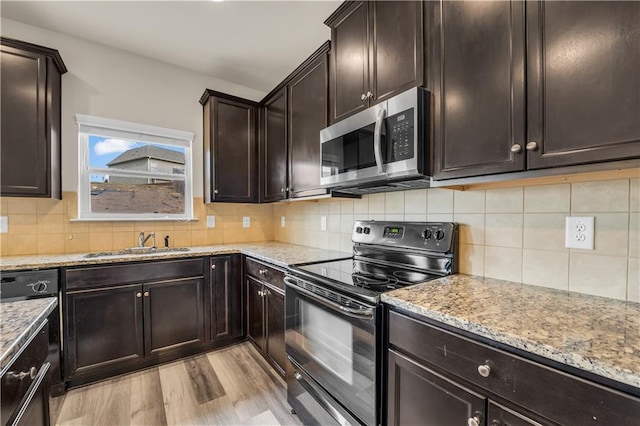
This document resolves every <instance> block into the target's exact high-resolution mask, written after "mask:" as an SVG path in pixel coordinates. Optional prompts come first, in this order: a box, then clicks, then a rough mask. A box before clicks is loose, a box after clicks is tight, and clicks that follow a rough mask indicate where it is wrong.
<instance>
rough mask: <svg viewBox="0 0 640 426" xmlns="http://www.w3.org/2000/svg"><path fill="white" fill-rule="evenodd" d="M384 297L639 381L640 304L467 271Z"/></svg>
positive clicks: (467, 327)
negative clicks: (484, 276)
mask: <svg viewBox="0 0 640 426" xmlns="http://www.w3.org/2000/svg"><path fill="white" fill-rule="evenodd" d="M382 301H383V302H385V303H387V304H390V305H393V306H397V307H399V308H402V309H404V310H406V311H409V312H412V313H415V314H418V315H421V316H424V317H427V318H430V319H433V320H436V321H439V322H442V323H444V324H447V325H450V326H453V327H456V328H458V329H461V330H464V331H467V332H470V333H473V334H476V335H478V336H482V337H484V338H487V339H491V340H493V341H496V342H500V343H503V344H505V345H509V346H512V347H514V348H517V349H521V350H523V351H526V352H529V353H533V354H535V355H539V356H541V357H544V358H548V359H551V360H553V361H557V362H560V363H562V364H566V365H569V366H572V367H576V368H579V369H581V370H584V371H588V372H590V373H592V374H595V375H599V376H602V377H606V378H608V379H611V380H615V381H618V382H622V383H625V384H628V385H631V386H634V387H637V388H640V304H637V303H631V302H624V301H618V300H614V299H608V298H604V297H596V296H589V295H585V294H580V293H572V292H568V291H560V290H553V289H548V288H544V287H537V286H531V285H525V284H517V283H512V282H508V281H500V280H495V279H491V278H482V277H474V276H468V275H452V276H450V277H446V278H441V279H438V280H434V281H430V282H427V283H424V284H418V285H415V286H411V287H406V288H404V289H400V290H395V291H393V292H390V293H387V294H384V295H382Z"/></svg>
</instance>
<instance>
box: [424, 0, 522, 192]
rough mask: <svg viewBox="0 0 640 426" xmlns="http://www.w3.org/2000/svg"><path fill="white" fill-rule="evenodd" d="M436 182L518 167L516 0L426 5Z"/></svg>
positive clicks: (519, 48)
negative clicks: (432, 99) (428, 22)
mask: <svg viewBox="0 0 640 426" xmlns="http://www.w3.org/2000/svg"><path fill="white" fill-rule="evenodd" d="M426 7H427V11H426V14H427V16H428V17H429V18H430V19H429V21H430V22H431V28H432V38H431V40H432V44H431V48H432V54H431V55H430V57H431V58H432V60H431V61H430V65H431V66H430V69H431V76H432V78H433V81H432V82H431V83H430V86H431V87H432V90H433V95H434V115H433V120H434V123H433V124H434V136H435V139H434V152H435V155H434V176H435V177H436V178H437V179H443V178H452V177H463V176H474V175H481V174H492V173H500V172H510V171H518V170H524V166H525V156H524V155H523V154H522V152H521V151H522V149H523V148H520V149H519V150H518V149H517V148H514V147H517V146H520V147H522V145H523V143H524V141H525V76H524V72H525V70H524V63H525V62H524V61H525V58H524V43H525V33H524V31H525V26H524V25H525V19H524V4H523V2H522V1H514V2H504V1H493V2H491V1H487V2H458V1H442V2H429V3H427V5H426ZM514 151H518V152H514Z"/></svg>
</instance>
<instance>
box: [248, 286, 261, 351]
mask: <svg viewBox="0 0 640 426" xmlns="http://www.w3.org/2000/svg"><path fill="white" fill-rule="evenodd" d="M245 282H246V295H247V337H248V338H249V339H251V340H252V341H253V342H254V343H255V344H256V345H257V346H258V347H259V348H260V350H262V351H264V349H265V336H264V304H263V303H264V298H263V297H262V294H263V293H262V292H263V286H262V283H261V282H260V281H258V280H255V279H253V278H251V277H249V276H245Z"/></svg>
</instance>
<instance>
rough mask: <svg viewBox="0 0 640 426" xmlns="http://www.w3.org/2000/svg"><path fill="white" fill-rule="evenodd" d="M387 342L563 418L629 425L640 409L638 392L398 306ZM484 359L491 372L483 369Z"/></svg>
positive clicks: (584, 422) (540, 411)
mask: <svg viewBox="0 0 640 426" xmlns="http://www.w3.org/2000/svg"><path fill="white" fill-rule="evenodd" d="M389 343H390V344H391V345H392V346H393V347H395V348H397V349H400V350H401V351H403V352H405V353H407V354H410V355H411V356H413V357H414V358H417V359H419V360H422V361H425V362H427V363H428V364H430V365H433V366H435V367H438V368H439V369H441V370H444V371H446V372H449V373H451V374H453V375H455V376H457V377H460V378H462V379H464V380H466V381H468V382H470V383H472V384H474V385H477V386H479V387H481V388H483V389H485V390H487V391H489V392H491V393H493V394H495V395H497V396H500V397H502V398H505V399H507V400H509V401H512V402H514V403H516V404H519V405H521V406H522V407H524V408H526V409H528V410H530V411H532V412H534V413H536V414H539V415H541V416H543V417H546V418H548V419H549V420H552V421H554V422H558V423H560V424H582V425H587V424H589V425H596V424H598V425H600V424H601V425H613V424H615V425H627V424H629V425H630V424H631V422H632V419H635V420H637V415H638V413H639V412H640V399H638V398H635V397H632V396H630V395H626V394H624V393H621V392H618V391H615V390H612V389H608V388H605V387H604V386H600V385H598V384H595V383H591V382H588V381H586V380H583V379H581V378H578V377H575V376H571V375H569V374H566V373H563V372H561V371H558V370H554V369H552V368H550V367H546V366H544V365H541V364H538V363H535V362H532V361H529V360H527V359H524V358H521V357H519V356H516V355H512V354H510V353H507V352H504V351H502V350H499V349H495V348H492V347H490V346H487V345H485V344H482V343H478V342H475V341H472V340H470V339H467V338H464V337H461V336H458V335H456V334H453V333H450V332H448V331H445V330H442V329H439V328H437V327H434V326H431V325H428V324H425V323H423V322H420V321H417V320H414V319H412V318H409V317H406V316H404V315H401V314H398V313H396V312H390V313H389ZM485 365H488V366H489V367H490V371H489V372H488V373H489V374H488V376H487V377H483V376H482V375H481V374H480V372H479V367H480V366H485ZM485 373H486V371H485Z"/></svg>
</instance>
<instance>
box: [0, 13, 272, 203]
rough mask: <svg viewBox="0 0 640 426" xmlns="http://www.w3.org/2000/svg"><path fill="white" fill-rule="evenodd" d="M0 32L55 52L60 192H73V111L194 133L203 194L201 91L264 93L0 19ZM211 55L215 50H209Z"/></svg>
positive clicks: (197, 183)
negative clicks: (61, 66) (60, 71)
mask: <svg viewBox="0 0 640 426" xmlns="http://www.w3.org/2000/svg"><path fill="white" fill-rule="evenodd" d="M0 33H1V34H2V36H4V37H10V38H15V39H18V40H23V41H27V42H30V43H34V44H39V45H42V46H46V47H50V48H53V49H57V50H58V51H60V55H61V56H62V59H63V61H64V63H65V65H66V66H67V68H68V70H69V72H68V73H66V74H64V75H63V76H62V190H63V191H77V185H78V176H77V169H78V166H77V164H78V140H77V127H76V123H75V119H74V116H75V114H77V113H80V114H88V115H95V116H99V117H106V118H113V119H116V120H125V121H132V122H136V123H142V124H149V125H154V126H162V127H168V128H172V129H177V130H184V131H190V132H193V133H195V139H194V143H193V156H194V159H193V166H194V167H193V168H194V191H193V194H194V196H196V197H201V196H202V179H203V174H202V106H201V105H200V103H199V102H198V100H199V99H200V96H201V95H202V93H203V92H204V89H206V88H209V89H214V90H217V91H220V92H225V93H230V94H233V95H236V96H240V97H244V98H248V99H252V100H260V99H261V98H262V97H263V96H264V95H265V93H262V92H259V91H257V90H254V89H251V88H248V87H243V86H239V85H237V84H234V83H230V82H227V81H223V80H219V79H217V78H214V77H211V76H208V75H205V74H201V73H197V72H194V71H190V70H187V69H184V68H180V67H177V66H174V65H170V64H167V63H164V62H160V61H157V60H153V59H148V58H144V57H142V56H138V55H134V54H131V53H128V52H125V51H122V50H118V49H113V48H111V47H107V46H104V45H101V44H98V43H94V42H90V41H86V40H82V39H79V38H76V37H71V36H67V35H64V34H60V33H56V32H52V31H48V30H44V29H41V28H38V27H34V26H31V25H26V24H22V23H20V22H16V21H12V20H9V19H5V18H2V20H1V26H0ZM211 54H215V52H211Z"/></svg>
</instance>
